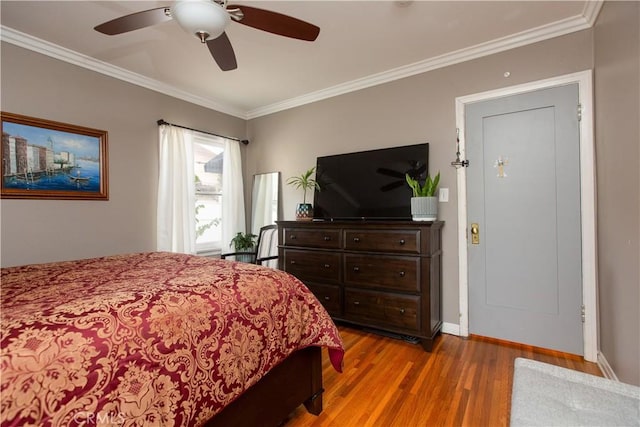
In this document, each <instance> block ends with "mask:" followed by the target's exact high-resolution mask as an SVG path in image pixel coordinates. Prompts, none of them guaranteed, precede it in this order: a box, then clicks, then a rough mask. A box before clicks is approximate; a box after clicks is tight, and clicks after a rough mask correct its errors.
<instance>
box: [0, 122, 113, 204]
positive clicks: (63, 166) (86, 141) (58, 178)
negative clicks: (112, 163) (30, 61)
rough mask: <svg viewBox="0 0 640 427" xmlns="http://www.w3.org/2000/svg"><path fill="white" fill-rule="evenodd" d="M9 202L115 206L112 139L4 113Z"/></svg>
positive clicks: (3, 192)
mask: <svg viewBox="0 0 640 427" xmlns="http://www.w3.org/2000/svg"><path fill="white" fill-rule="evenodd" d="M0 129H1V130H2V145H1V156H0V159H1V160H2V167H1V169H2V180H1V184H0V197H1V198H3V199H58V200H109V191H108V190H109V181H108V169H109V168H108V147H107V144H108V133H107V131H104V130H98V129H91V128H87V127H83V126H77V125H72V124H68V123H61V122H56V121H53V120H46V119H39V118H35V117H29V116H23V115H20V114H13V113H7V112H0Z"/></svg>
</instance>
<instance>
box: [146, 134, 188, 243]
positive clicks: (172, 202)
mask: <svg viewBox="0 0 640 427" xmlns="http://www.w3.org/2000/svg"><path fill="white" fill-rule="evenodd" d="M159 133H160V138H159V141H160V156H159V157H160V165H159V169H160V176H159V179H158V209H157V240H156V241H157V248H158V250H159V251H169V252H181V253H188V254H194V253H195V252H196V213H195V206H196V200H195V178H194V171H193V164H194V159H193V143H192V137H191V132H190V131H189V130H187V129H182V128H179V127H176V126H171V125H161V126H159Z"/></svg>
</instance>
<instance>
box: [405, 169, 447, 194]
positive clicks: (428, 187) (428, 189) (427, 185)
mask: <svg viewBox="0 0 640 427" xmlns="http://www.w3.org/2000/svg"><path fill="white" fill-rule="evenodd" d="M405 178H406V180H407V184H409V187H411V189H412V190H413V197H435V195H436V191H438V184H439V183H440V172H438V174H437V175H436V176H435V178H433V179H431V176H430V175H427V179H425V181H424V185H420V182H419V181H418V180H417V179H415V178H412V177H411V176H409V174H406V175H405Z"/></svg>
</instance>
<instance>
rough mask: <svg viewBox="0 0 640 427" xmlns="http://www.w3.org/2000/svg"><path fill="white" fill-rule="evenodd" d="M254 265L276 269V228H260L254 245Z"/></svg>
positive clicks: (274, 226) (275, 226)
mask: <svg viewBox="0 0 640 427" xmlns="http://www.w3.org/2000/svg"><path fill="white" fill-rule="evenodd" d="M256 264H261V265H264V266H267V267H271V268H278V226H277V225H275V224H272V225H265V226H264V227H262V228H260V232H259V233H258V241H257V243H256Z"/></svg>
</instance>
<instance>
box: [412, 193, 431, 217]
mask: <svg viewBox="0 0 640 427" xmlns="http://www.w3.org/2000/svg"><path fill="white" fill-rule="evenodd" d="M411 216H412V217H413V220H414V221H436V220H437V219H438V198H437V197H412V198H411Z"/></svg>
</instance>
